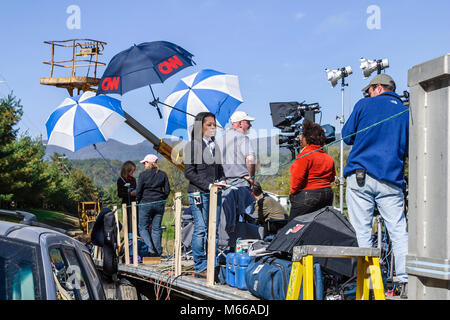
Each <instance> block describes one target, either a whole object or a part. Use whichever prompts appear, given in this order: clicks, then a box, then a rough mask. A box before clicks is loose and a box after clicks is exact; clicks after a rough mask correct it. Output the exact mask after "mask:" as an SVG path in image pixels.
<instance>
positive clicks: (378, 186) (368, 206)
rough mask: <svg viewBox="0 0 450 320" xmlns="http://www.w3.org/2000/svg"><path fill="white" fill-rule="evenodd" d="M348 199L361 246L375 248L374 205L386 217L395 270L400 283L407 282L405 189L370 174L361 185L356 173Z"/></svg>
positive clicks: (351, 220) (348, 183) (349, 186)
mask: <svg viewBox="0 0 450 320" xmlns="http://www.w3.org/2000/svg"><path fill="white" fill-rule="evenodd" d="M346 191H347V194H346V201H347V207H348V216H349V219H350V223H351V224H352V226H353V228H354V229H355V231H356V237H357V239H358V245H359V246H360V247H372V246H373V244H372V241H371V233H372V218H373V212H374V207H375V204H376V205H377V207H378V211H379V212H380V215H381V217H382V218H383V219H384V221H385V224H386V228H387V231H388V232H389V237H390V238H391V242H392V250H393V252H394V259H395V260H394V264H395V273H396V275H397V277H398V278H399V281H400V282H407V281H408V274H407V273H406V255H407V253H408V232H407V230H406V217H405V213H404V207H403V202H404V195H403V190H402V189H401V188H399V187H397V186H395V185H393V184H390V183H388V182H384V181H379V180H377V179H375V178H373V177H371V176H369V175H368V174H366V180H365V184H364V186H362V187H360V186H358V183H357V182H356V174H351V175H350V176H348V177H347V189H346Z"/></svg>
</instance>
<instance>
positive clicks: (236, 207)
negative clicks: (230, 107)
mask: <svg viewBox="0 0 450 320" xmlns="http://www.w3.org/2000/svg"><path fill="white" fill-rule="evenodd" d="M254 120H255V118H254V117H251V116H250V115H248V114H247V113H246V112H244V111H236V112H234V113H233V114H232V116H231V117H230V122H231V128H230V129H228V130H226V132H225V134H224V135H223V136H221V137H219V138H217V140H216V143H217V145H218V146H219V148H220V150H221V152H222V167H223V171H224V173H225V179H226V181H227V184H228V185H232V186H234V187H235V188H237V189H232V188H228V189H226V190H225V191H224V192H223V193H222V212H223V216H224V217H223V219H222V218H221V227H222V229H225V231H226V232H227V233H228V235H230V236H231V234H232V233H233V232H234V231H235V226H236V223H237V221H238V220H237V218H238V217H239V216H240V215H241V216H242V215H243V214H245V213H248V214H251V213H252V210H253V203H254V198H253V196H252V189H253V183H254V176H255V168H256V153H255V151H254V149H253V147H252V145H251V142H250V138H249V137H248V136H247V134H248V131H249V129H250V128H251V126H252V121H254ZM230 245H233V244H230Z"/></svg>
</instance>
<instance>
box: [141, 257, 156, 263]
mask: <svg viewBox="0 0 450 320" xmlns="http://www.w3.org/2000/svg"><path fill="white" fill-rule="evenodd" d="M142 263H143V264H159V263H161V257H143V258H142Z"/></svg>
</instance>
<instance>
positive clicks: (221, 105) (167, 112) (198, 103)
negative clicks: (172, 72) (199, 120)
mask: <svg viewBox="0 0 450 320" xmlns="http://www.w3.org/2000/svg"><path fill="white" fill-rule="evenodd" d="M242 102H243V99H242V95H241V91H240V88H239V80H238V77H237V76H236V75H229V74H225V73H222V72H219V71H215V70H211V69H204V70H201V71H199V72H196V73H194V74H191V75H189V76H187V77H184V78H182V79H181V80H180V82H178V84H177V86H176V87H175V89H174V90H173V92H172V93H171V94H170V95H169V96H168V97H167V99H166V100H165V101H164V104H163V105H164V106H163V114H164V121H165V132H166V134H167V135H174V136H178V137H189V134H188V130H189V129H190V128H192V126H193V124H194V117H195V115H197V114H198V113H200V112H211V113H213V114H214V115H215V116H216V120H217V124H218V125H219V126H221V127H225V125H226V123H227V122H228V120H229V119H230V116H231V115H232V114H233V112H234V111H235V110H236V108H237V107H238V106H239V105H240V104H241V103H242Z"/></svg>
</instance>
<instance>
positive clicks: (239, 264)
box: [234, 252, 250, 290]
mask: <svg viewBox="0 0 450 320" xmlns="http://www.w3.org/2000/svg"><path fill="white" fill-rule="evenodd" d="M234 261H235V270H236V287H237V288H239V289H241V290H247V284H246V282H245V273H246V271H247V267H248V264H249V263H250V256H249V255H248V253H247V252H242V253H236V255H235V256H234Z"/></svg>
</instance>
